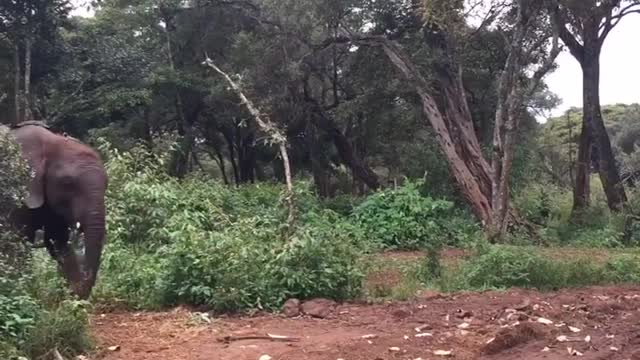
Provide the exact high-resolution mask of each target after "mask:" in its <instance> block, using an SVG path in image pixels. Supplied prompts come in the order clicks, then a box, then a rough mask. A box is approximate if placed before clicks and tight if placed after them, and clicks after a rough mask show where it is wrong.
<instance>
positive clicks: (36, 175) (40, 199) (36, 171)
mask: <svg viewBox="0 0 640 360" xmlns="http://www.w3.org/2000/svg"><path fill="white" fill-rule="evenodd" d="M29 163H30V164H29V165H31V171H32V174H31V175H32V176H31V181H30V182H29V186H28V187H27V189H28V190H29V194H28V195H27V198H26V199H25V201H24V203H25V204H26V205H27V207H28V208H29V209H37V208H39V207H41V206H42V205H44V169H45V161H44V158H42V157H38V156H36V157H35V158H32V161H29Z"/></svg>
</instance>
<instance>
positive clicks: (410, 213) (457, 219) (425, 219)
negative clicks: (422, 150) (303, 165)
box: [353, 182, 477, 250]
mask: <svg viewBox="0 0 640 360" xmlns="http://www.w3.org/2000/svg"><path fill="white" fill-rule="evenodd" d="M419 187H420V183H415V182H407V183H406V184H405V185H404V186H402V187H400V188H398V189H390V190H383V191H380V192H378V193H376V194H374V195H371V196H370V197H368V198H367V199H366V200H365V201H364V202H363V203H362V204H361V205H359V206H358V207H357V208H356V209H355V210H354V212H353V217H354V219H355V222H356V223H357V224H358V225H359V226H361V227H362V228H363V231H364V232H365V235H366V236H367V237H369V238H370V239H371V240H373V241H377V242H380V243H381V244H382V245H383V246H385V247H387V248H390V249H403V250H416V249H425V248H426V249H438V248H440V247H441V246H443V245H459V244H460V243H461V242H462V241H464V240H465V237H466V236H468V235H469V234H472V233H474V232H475V231H476V230H477V227H476V225H475V224H473V223H472V222H471V220H469V219H468V218H465V217H463V216H460V215H458V214H456V212H455V209H454V204H453V203H452V202H449V201H446V200H434V199H432V198H431V197H428V196H423V195H422V194H421V193H420V191H419Z"/></svg>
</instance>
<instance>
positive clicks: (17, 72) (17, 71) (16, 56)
mask: <svg viewBox="0 0 640 360" xmlns="http://www.w3.org/2000/svg"><path fill="white" fill-rule="evenodd" d="M13 65H14V67H15V68H14V84H13V92H14V107H15V112H16V113H15V120H14V124H18V123H20V122H21V121H22V111H21V110H20V108H21V104H22V97H21V96H20V95H21V94H22V91H21V90H20V83H21V81H20V80H21V77H22V76H21V75H22V70H21V66H20V47H19V46H18V44H16V45H15V48H14V53H13Z"/></svg>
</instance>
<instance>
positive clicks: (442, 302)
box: [92, 287, 640, 360]
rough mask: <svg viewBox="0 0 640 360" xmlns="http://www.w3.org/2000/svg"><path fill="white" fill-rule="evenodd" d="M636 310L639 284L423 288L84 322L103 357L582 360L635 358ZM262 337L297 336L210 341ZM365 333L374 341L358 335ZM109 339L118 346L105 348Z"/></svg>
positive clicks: (639, 353)
mask: <svg viewBox="0 0 640 360" xmlns="http://www.w3.org/2000/svg"><path fill="white" fill-rule="evenodd" d="M639 308H640V287H634V288H631V287H628V288H621V287H596V288H588V289H580V290H564V291H560V292H557V293H548V294H541V293H538V292H534V291H524V290H513V291H508V292H502V293H499V292H486V293H482V294H477V293H473V294H457V295H446V296H441V295H438V294H423V295H422V296H420V297H419V298H418V299H416V300H413V301H411V302H405V303H393V304H381V305H349V304H344V305H340V306H338V307H337V308H335V310H334V311H333V312H332V314H331V315H330V316H328V317H327V318H326V319H314V318H308V317H300V318H294V319H287V318H285V317H283V316H281V315H258V316H254V317H222V318H216V319H213V320H212V322H211V323H210V324H206V323H205V324H203V323H202V322H201V323H199V324H198V323H197V322H194V314H193V313H190V312H189V311H187V310H185V309H178V310H174V311H172V312H165V313H139V314H136V313H111V314H102V315H97V316H95V317H94V318H93V319H92V323H93V329H94V332H95V335H96V337H97V338H98V345H99V351H98V354H97V358H100V359H104V360H151V359H159V360H162V359H166V360H177V359H185V360H205V359H206V360H217V359H218V360H245V359H246V360H257V359H259V358H260V357H261V356H262V355H265V354H267V355H269V356H271V358H272V359H273V360H294V359H295V360H302V359H309V360H337V359H344V360H360V359H362V360H364V359H367V360H377V359H379V360H392V359H410V360H414V359H423V360H424V359H442V358H455V359H518V360H522V359H566V358H570V357H572V356H571V355H570V354H569V352H570V351H572V352H573V353H574V355H573V356H575V357H580V358H583V359H636V358H637V359H640V312H639V311H638V310H639ZM516 309H518V310H516ZM540 317H542V318H543V319H548V320H549V321H551V322H553V323H552V324H551V323H549V321H546V320H538V319H539V318H540ZM540 321H542V322H544V323H542V322H540ZM545 323H546V324H545ZM465 324H466V325H465ZM420 326H422V327H423V328H422V329H421V330H420V332H416V329H415V328H416V327H420ZM570 327H571V328H570ZM264 333H272V334H278V335H288V336H295V337H299V338H300V341H298V342H293V343H283V342H275V341H269V340H244V341H234V342H231V343H228V344H227V343H224V342H220V341H218V339H219V338H221V337H224V336H228V335H256V334H264ZM369 334H373V335H375V337H374V338H371V339H365V338H363V336H364V335H369ZM417 334H422V336H419V337H416V335H417ZM559 336H565V337H566V339H565V338H562V337H560V338H558V337H559ZM491 339H493V341H491ZM558 339H560V340H563V341H558ZM564 340H569V341H564ZM488 342H489V344H487V343H488ZM116 345H117V346H119V347H120V348H119V350H117V351H110V350H108V349H107V348H108V347H110V346H116ZM568 348H570V350H568ZM437 350H443V351H451V352H452V354H451V355H450V356H441V355H435V354H434V351H437ZM579 354H582V356H580V355H579Z"/></svg>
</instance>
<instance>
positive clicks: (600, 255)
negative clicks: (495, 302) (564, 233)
mask: <svg viewBox="0 0 640 360" xmlns="http://www.w3.org/2000/svg"><path fill="white" fill-rule="evenodd" d="M441 264H442V265H441V271H440V276H434V275H433V273H432V272H431V271H430V270H429V265H428V259H427V257H426V256H419V255H416V253H412V255H411V256H408V255H407V256H402V255H396V256H389V255H376V256H375V257H374V258H373V259H371V260H369V266H368V267H367V271H368V272H367V282H366V283H365V286H364V288H365V296H366V297H367V298H368V299H373V300H407V299H410V298H411V297H413V296H415V295H416V294H418V293H419V292H420V291H421V290H426V289H429V290H437V291H441V292H458V291H484V290H489V289H490V290H504V289H508V288H512V287H520V288H531V289H537V290H540V291H554V290H557V289H562V288H573V287H585V286H594V285H608V284H640V249H636V248H632V249H601V248H594V249H586V248H536V247H532V246H486V247H481V248H480V249H479V250H477V251H470V252H468V253H467V255H466V256H465V257H456V258H443V259H441Z"/></svg>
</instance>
